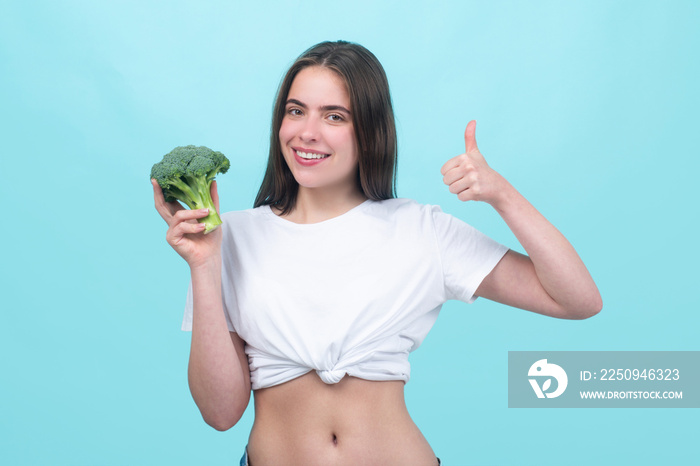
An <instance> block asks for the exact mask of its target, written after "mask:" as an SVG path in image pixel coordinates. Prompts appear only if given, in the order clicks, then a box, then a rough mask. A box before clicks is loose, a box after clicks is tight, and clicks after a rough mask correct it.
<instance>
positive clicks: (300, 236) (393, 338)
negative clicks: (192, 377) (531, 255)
mask: <svg viewBox="0 0 700 466" xmlns="http://www.w3.org/2000/svg"><path fill="white" fill-rule="evenodd" d="M222 220H223V225H222V228H223V243H222V251H221V253H222V257H223V265H222V296H223V305H224V312H225V314H226V320H227V322H228V327H229V330H230V331H232V332H236V333H238V335H239V336H240V337H241V338H242V339H243V340H244V341H245V342H246V353H247V354H248V361H249V365H250V376H251V383H252V388H253V389H254V390H256V389H259V388H265V387H270V386H273V385H277V384H281V383H283V382H287V381H289V380H291V379H294V378H296V377H299V376H301V375H303V374H305V373H307V372H309V371H312V370H315V371H316V372H317V373H318V375H319V377H320V378H321V379H322V380H323V381H324V382H326V383H337V382H339V381H340V380H341V379H342V378H343V377H344V376H345V375H346V374H347V375H351V376H354V377H359V378H362V379H368V380H403V381H404V382H406V381H408V379H409V375H410V365H409V363H408V353H409V352H411V351H413V350H415V349H416V348H418V346H419V345H420V344H421V343H422V341H423V339H424V338H425V336H426V335H427V334H428V331H429V330H430V329H431V328H432V326H433V324H434V323H435V320H436V319H437V316H438V313H439V311H440V308H441V307H442V304H443V303H444V302H445V301H447V300H450V299H458V300H461V301H465V302H472V301H474V299H475V297H474V292H475V291H476V289H477V287H478V286H479V284H480V283H481V281H482V280H483V279H484V277H486V275H488V273H489V272H490V271H491V270H492V269H493V267H495V265H496V264H497V263H498V262H499V261H500V260H501V258H502V257H503V255H504V254H505V253H506V251H507V248H506V247H505V246H502V245H501V244H499V243H497V242H495V241H493V240H492V239H490V238H488V237H487V236H485V235H483V234H482V233H480V232H479V231H477V230H476V229H474V228H473V227H471V226H470V225H468V224H466V223H464V222H462V221H461V220H459V219H457V218H455V217H453V216H451V215H448V214H445V213H443V212H442V211H441V210H440V208H439V207H437V206H430V205H421V204H418V203H416V202H415V201H412V200H409V199H388V200H385V201H365V202H364V203H362V204H360V205H359V206H357V207H355V208H354V209H352V210H350V211H348V212H346V213H345V214H343V215H340V216H338V217H335V218H332V219H330V220H326V221H324V222H320V223H314V224H297V223H293V222H290V221H288V220H286V219H283V218H281V217H279V216H277V215H275V214H274V213H273V212H272V210H271V209H270V207H269V206H262V207H258V208H256V209H249V210H243V211H237V212H229V213H225V214H223V215H222ZM182 328H183V330H191V329H192V290H191V288H190V292H189V293H188V298H187V305H186V310H185V317H184V321H183V324H182Z"/></svg>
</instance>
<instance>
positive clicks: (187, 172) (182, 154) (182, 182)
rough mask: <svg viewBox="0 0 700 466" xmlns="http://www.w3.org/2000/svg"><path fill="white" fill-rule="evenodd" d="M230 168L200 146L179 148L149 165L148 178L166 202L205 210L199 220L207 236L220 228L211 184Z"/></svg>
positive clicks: (219, 153)
mask: <svg viewBox="0 0 700 466" xmlns="http://www.w3.org/2000/svg"><path fill="white" fill-rule="evenodd" d="M230 165H231V163H230V162H229V160H228V159H227V158H226V156H225V155H224V154H222V153H221V152H216V151H213V150H211V149H209V148H208V147H204V146H181V147H176V148H175V149H173V150H172V151H170V153H168V154H165V155H164V156H163V160H161V161H160V162H158V163H157V164H155V165H153V168H151V178H155V179H156V181H158V184H159V185H160V187H161V188H162V189H163V196H164V197H165V201H166V202H173V201H175V200H178V201H181V202H183V203H185V204H186V205H187V207H189V208H190V209H209V215H208V216H206V217H204V218H203V219H200V222H202V223H204V224H205V225H206V227H205V229H204V234H207V233H209V232H211V231H214V230H215V229H216V228H217V227H218V226H219V225H221V218H220V217H219V214H218V213H217V212H216V208H215V207H214V201H212V199H211V183H212V181H214V177H215V176H216V174H217V173H226V172H227V171H228V169H229V166H230Z"/></svg>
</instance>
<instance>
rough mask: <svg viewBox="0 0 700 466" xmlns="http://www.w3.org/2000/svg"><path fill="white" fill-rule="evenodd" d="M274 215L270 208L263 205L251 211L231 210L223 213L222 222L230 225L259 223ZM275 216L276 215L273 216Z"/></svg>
mask: <svg viewBox="0 0 700 466" xmlns="http://www.w3.org/2000/svg"><path fill="white" fill-rule="evenodd" d="M271 214H272V211H271V210H270V207H269V206H267V205H263V206H260V207H254V208H250V209H242V210H230V211H228V212H224V213H222V214H221V215H220V216H221V220H222V221H223V222H224V223H228V224H241V223H257V222H260V221H262V220H265V219H266V218H267V217H268V216H269V215H271ZM272 215H274V214H272Z"/></svg>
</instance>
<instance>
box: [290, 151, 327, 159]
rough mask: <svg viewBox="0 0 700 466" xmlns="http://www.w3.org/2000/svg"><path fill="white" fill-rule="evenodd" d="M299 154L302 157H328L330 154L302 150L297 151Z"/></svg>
mask: <svg viewBox="0 0 700 466" xmlns="http://www.w3.org/2000/svg"><path fill="white" fill-rule="evenodd" d="M296 152H297V155H298V156H299V157H301V158H302V159H325V158H326V157H329V156H330V154H312V153H310V152H301V151H296Z"/></svg>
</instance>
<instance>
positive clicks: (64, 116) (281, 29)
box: [0, 0, 700, 465]
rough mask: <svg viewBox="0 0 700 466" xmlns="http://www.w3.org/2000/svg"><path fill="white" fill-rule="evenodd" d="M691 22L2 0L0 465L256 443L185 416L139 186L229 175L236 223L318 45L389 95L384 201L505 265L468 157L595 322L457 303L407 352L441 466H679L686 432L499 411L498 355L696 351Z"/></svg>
mask: <svg viewBox="0 0 700 466" xmlns="http://www.w3.org/2000/svg"><path fill="white" fill-rule="evenodd" d="M698 24H700V2H697V1H680V0H678V1H669V2H658V1H640V0H635V1H615V2H609V1H591V0H587V1H567V2H565V1H488V2H487V1H478V2H477V1H447V2H440V1H436V2H406V1H376V0H371V1H365V0H355V1H352V2H312V1H302V0H297V1H267V2H265V1H260V2H252V1H246V2H238V1H235V2H234V1H226V2H224V1H203V0H200V1H196V2H195V1H172V0H171V1H146V0H139V1H109V2H108V1H78V0H64V1H44V0H35V1H18V0H9V1H3V2H2V3H1V4H0V143H1V144H2V145H1V146H0V147H1V148H0V157H1V158H2V162H1V163H0V173H1V177H2V179H1V181H0V193H1V195H2V197H1V198H2V200H3V209H4V212H5V213H4V214H3V215H2V218H3V220H2V227H1V228H0V240H1V243H0V244H1V245H2V260H1V264H2V265H1V275H0V291H1V294H2V305H1V308H2V311H1V316H2V323H1V324H0V325H1V327H0V328H1V329H2V337H1V338H0V463H2V464H6V465H155V464H168V465H202V464H211V465H225V464H237V460H238V458H239V457H240V454H241V452H242V450H243V447H244V446H245V444H246V439H247V436H248V433H249V430H250V427H251V424H252V420H253V407H252V404H251V406H249V408H248V411H247V412H246V414H245V415H244V417H243V419H242V421H241V422H240V423H239V424H238V425H237V426H235V427H234V428H233V429H231V430H230V431H227V432H225V433H219V432H216V431H215V430H213V429H211V428H210V427H208V426H207V425H206V424H205V423H204V422H203V421H202V419H201V417H200V415H199V413H198V411H197V408H196V407H195V405H194V402H193V401H192V399H191V397H190V394H189V391H188V387H187V378H186V366H187V357H188V350H189V338H190V336H189V334H188V333H185V332H181V331H180V322H181V318H182V308H183V304H184V298H185V292H186V286H187V283H188V269H187V266H186V264H185V263H184V262H183V261H182V260H181V259H180V257H179V256H177V254H176V253H175V252H174V251H173V250H172V249H171V248H170V247H169V246H168V245H167V243H166V242H165V229H166V228H165V223H164V222H163V221H162V220H161V219H160V217H159V216H158V215H157V213H156V211H155V209H154V208H153V199H152V190H151V185H150V184H149V180H148V175H149V171H150V167H151V165H152V164H153V163H154V162H156V161H158V160H160V158H161V156H162V155H163V154H165V153H166V152H168V151H170V149H172V148H173V147H175V146H177V145H186V144H198V145H199V144H202V145H207V146H209V147H211V148H214V149H216V150H220V151H222V152H223V153H225V154H226V155H227V156H228V157H229V158H230V159H231V164H232V168H231V170H230V171H229V173H228V174H226V175H224V176H222V177H220V179H219V188H220V195H221V206H222V210H224V211H227V210H236V209H244V208H248V207H250V206H251V204H252V202H253V199H254V196H255V194H256V192H257V188H258V186H259V183H260V181H261V177H262V174H263V170H264V167H265V161H266V154H267V141H268V134H269V127H270V112H271V107H272V102H273V98H274V94H275V91H276V88H277V85H278V83H279V81H280V79H281V77H282V74H283V73H284V72H285V70H286V68H287V67H288V66H289V65H290V64H291V62H292V61H293V59H294V58H295V57H296V56H298V55H299V54H300V53H301V52H302V51H304V50H305V49H306V48H307V47H309V46H311V45H313V44H315V43H317V42H320V41H322V40H328V39H331V40H335V39H345V40H350V41H355V42H359V43H361V44H363V45H365V46H366V47H368V48H369V49H370V50H372V51H373V52H374V53H375V54H376V55H377V57H378V58H379V59H380V61H381V62H382V63H383V64H384V66H385V68H386V71H387V74H388V77H389V81H390V84H391V88H392V93H393V99H394V104H395V110H396V116H397V123H398V130H399V145H400V162H399V182H398V191H399V195H400V196H401V197H410V198H414V199H416V200H418V201H420V202H423V203H430V204H439V205H441V206H442V207H443V209H444V210H446V211H448V212H450V213H452V214H454V215H456V216H458V217H460V218H462V219H464V220H466V221H467V222H469V223H471V224H472V225H474V226H476V227H477V228H479V229H480V230H482V231H484V232H486V233H487V234H489V235H491V236H492V237H494V238H496V239H497V240H499V241H501V242H504V243H506V244H507V245H509V246H510V247H512V248H513V249H516V250H522V249H521V247H520V246H519V245H518V244H517V242H516V240H515V239H514V237H513V236H512V234H511V233H510V232H509V231H508V229H507V228H506V227H505V225H504V224H503V222H502V221H501V219H500V218H499V217H498V215H497V214H496V213H495V212H494V211H493V210H492V209H491V208H489V207H488V206H487V205H482V204H477V203H468V204H464V203H462V202H460V201H459V200H457V198H456V197H454V196H453V195H451V194H450V193H449V192H448V191H447V188H446V187H445V186H444V185H443V184H442V179H441V175H440V167H441V166H442V164H443V163H444V162H445V161H447V160H448V159H450V158H451V157H453V156H455V155H458V154H459V153H461V152H462V151H463V149H464V142H463V131H464V127H465V126H466V124H467V122H468V121H469V120H470V119H477V121H478V126H477V133H476V136H477V141H478V143H479V147H480V149H481V151H482V153H483V154H484V156H485V157H486V159H487V161H488V162H489V163H490V164H491V166H492V167H494V168H496V169H497V170H498V171H500V172H501V173H502V174H503V175H504V176H505V177H506V178H508V179H509V180H510V181H511V183H512V184H514V185H515V186H516V187H517V188H518V189H519V190H520V191H521V192H522V193H523V194H524V195H525V196H526V197H527V198H528V199H529V200H530V201H531V202H532V203H533V204H534V205H535V206H536V207H538V209H539V210H540V211H541V212H542V213H544V214H545V215H546V216H547V217H548V218H549V219H550V220H551V221H552V222H553V223H554V224H555V225H556V226H557V227H558V228H559V229H560V230H561V231H562V232H563V233H564V234H565V235H566V236H567V237H568V238H569V239H570V240H571V242H572V243H573V244H574V246H575V247H576V248H577V250H578V251H579V253H580V255H581V256H582V257H583V259H584V261H585V262H586V264H587V265H588V267H589V269H590V271H591V273H592V274H593V276H594V278H595V279H596V281H597V283H598V285H599V287H600V290H601V292H602V295H603V299H604V303H605V305H604V309H603V311H602V312H601V313H600V314H599V315H597V316H595V317H594V318H591V319H588V320H585V321H564V320H555V319H552V318H546V317H542V316H539V315H536V314H532V313H528V312H525V311H520V310H515V309H511V308H507V307H505V306H502V305H498V304H495V303H491V302H487V301H485V300H477V302H476V303H474V304H472V305H466V304H463V303H458V302H450V303H448V304H447V305H446V306H445V307H444V308H443V311H442V313H441V315H440V318H439V319H438V322H437V324H436V326H435V327H434V329H433V330H432V332H431V333H430V334H429V336H428V338H427V339H426V341H425V342H424V344H423V346H422V347H421V348H419V349H418V350H417V351H416V352H415V353H413V355H412V356H411V361H412V379H411V381H410V382H409V383H408V385H407V386H406V398H407V401H408V405H409V410H410V412H411V414H412V416H413V418H414V420H415V421H416V423H417V424H418V425H419V427H420V428H421V430H422V431H423V433H424V435H425V436H426V438H427V439H428V441H429V442H430V443H431V445H432V446H433V448H434V450H435V451H436V453H437V454H438V456H440V457H441V458H442V459H443V461H444V464H447V465H561V464H567V465H588V464H600V465H613V464H614V465H617V464H634V465H655V464H674V465H686V464H697V463H695V462H696V461H697V448H696V447H693V446H692V445H694V444H695V440H697V435H698V427H697V421H698V412H697V410H693V409H509V408H508V407H507V355H508V351H516V350H530V351H546V350H552V351H566V350H599V351H600V350H646V351H650V350H667V351H670V350H700V345H699V343H698V328H699V326H700V313H699V312H698V311H699V310H700V308H699V306H698V299H697V297H696V290H697V282H698V278H700V277H699V274H698V269H697V264H698V259H699V257H698V250H697V239H698V233H697V231H698V220H699V218H698V217H699V216H698V214H699V213H700V211H699V209H698V201H699V200H700V196H698V189H697V186H698V183H697V177H698V172H699V169H700V164H699V163H698V156H699V155H700V153H699V152H698V148H697V147H698V142H697V141H698V138H697V131H698V130H697V127H698V126H699V124H700V119H699V118H698V108H700V91H699V89H700V86H699V85H698V83H700V65H699V60H698V51H699V50H700V33H699V32H698V31H699V30H700V28H698Z"/></svg>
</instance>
